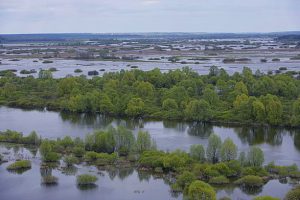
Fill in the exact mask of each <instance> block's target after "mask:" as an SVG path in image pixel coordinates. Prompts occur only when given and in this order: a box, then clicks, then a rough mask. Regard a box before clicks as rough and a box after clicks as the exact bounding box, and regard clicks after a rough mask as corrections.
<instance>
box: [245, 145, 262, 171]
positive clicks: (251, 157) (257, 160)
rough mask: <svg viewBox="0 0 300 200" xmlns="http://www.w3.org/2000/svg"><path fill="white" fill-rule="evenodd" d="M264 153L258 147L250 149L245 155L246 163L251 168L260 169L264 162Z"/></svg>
mask: <svg viewBox="0 0 300 200" xmlns="http://www.w3.org/2000/svg"><path fill="white" fill-rule="evenodd" d="M264 160H265V158H264V152H263V151H262V150H261V149H260V148H259V147H251V148H250V151H249V152H248V155H247V163H248V164H249V165H250V166H252V167H261V166H262V164H263V162H264Z"/></svg>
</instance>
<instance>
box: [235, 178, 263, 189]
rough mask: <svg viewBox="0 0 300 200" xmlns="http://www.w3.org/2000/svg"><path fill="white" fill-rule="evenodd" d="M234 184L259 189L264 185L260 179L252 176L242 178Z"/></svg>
mask: <svg viewBox="0 0 300 200" xmlns="http://www.w3.org/2000/svg"><path fill="white" fill-rule="evenodd" d="M235 183H236V184H238V185H240V186H245V187H260V186H262V185H263V184H264V182H263V179H262V178H261V177H259V176H252V175H248V176H244V177H242V178H240V179H238V180H237V181H235Z"/></svg>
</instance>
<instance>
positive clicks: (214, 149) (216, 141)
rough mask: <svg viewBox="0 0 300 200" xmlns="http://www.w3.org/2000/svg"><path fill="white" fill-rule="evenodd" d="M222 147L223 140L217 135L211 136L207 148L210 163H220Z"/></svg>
mask: <svg viewBox="0 0 300 200" xmlns="http://www.w3.org/2000/svg"><path fill="white" fill-rule="evenodd" d="M221 146H222V141H221V138H220V137H219V136H218V135H216V134H211V135H210V136H209V138H208V145H207V148H206V157H207V160H208V161H210V162H211V163H217V162H218V161H219V157H220V150H221Z"/></svg>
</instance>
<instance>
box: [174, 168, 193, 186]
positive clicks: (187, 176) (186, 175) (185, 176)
mask: <svg viewBox="0 0 300 200" xmlns="http://www.w3.org/2000/svg"><path fill="white" fill-rule="evenodd" d="M195 180H196V176H195V175H194V174H193V173H191V172H188V171H184V172H183V173H182V174H180V175H179V176H178V177H177V181H176V183H177V184H178V185H179V187H181V189H184V188H185V187H188V186H189V185H190V184H191V183H192V182H193V181H195Z"/></svg>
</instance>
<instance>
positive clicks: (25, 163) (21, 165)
mask: <svg viewBox="0 0 300 200" xmlns="http://www.w3.org/2000/svg"><path fill="white" fill-rule="evenodd" d="M29 168H31V162H30V161H29V160H19V161H16V162H14V163H12V164H10V165H9V166H8V167H7V169H8V170H18V169H29Z"/></svg>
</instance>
